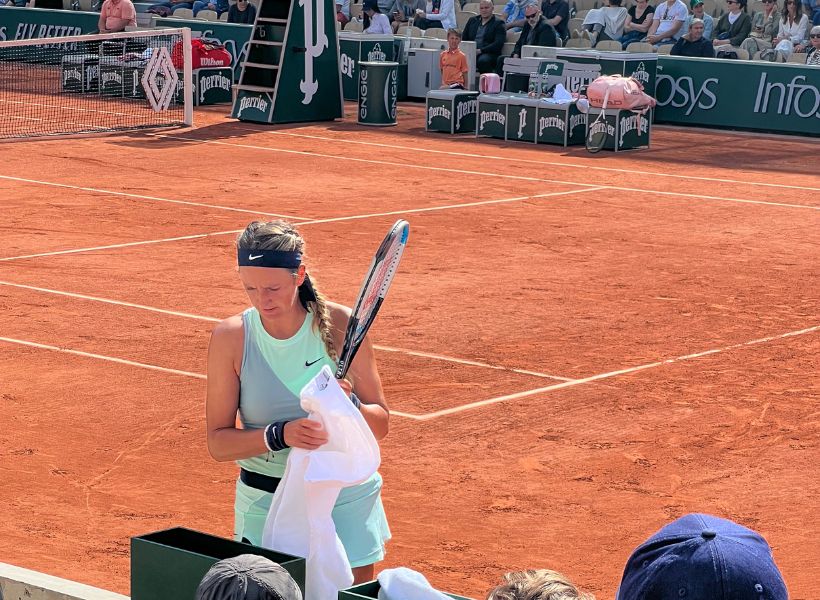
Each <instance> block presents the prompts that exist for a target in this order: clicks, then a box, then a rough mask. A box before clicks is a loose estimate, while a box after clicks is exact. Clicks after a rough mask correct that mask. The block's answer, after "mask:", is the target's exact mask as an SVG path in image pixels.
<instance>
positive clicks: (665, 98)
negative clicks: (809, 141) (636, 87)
mask: <svg viewBox="0 0 820 600" xmlns="http://www.w3.org/2000/svg"><path fill="white" fill-rule="evenodd" d="M655 98H656V99H657V101H658V106H657V109H656V110H655V122H656V123H674V124H677V125H712V126H718V127H727V128H731V129H748V130H758V131H769V132H775V133H800V134H804V135H820V68H817V67H807V66H804V65H796V64H782V63H761V62H749V61H741V60H717V59H708V58H683V57H679V56H659V57H658V70H657V76H656V79H655Z"/></svg>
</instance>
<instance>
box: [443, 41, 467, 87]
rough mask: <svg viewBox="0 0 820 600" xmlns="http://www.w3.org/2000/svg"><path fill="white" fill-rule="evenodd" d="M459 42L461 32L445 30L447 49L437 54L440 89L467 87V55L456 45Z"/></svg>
mask: <svg viewBox="0 0 820 600" xmlns="http://www.w3.org/2000/svg"><path fill="white" fill-rule="evenodd" d="M460 43H461V32H460V31H459V30H458V29H448V30H447V46H448V48H447V50H445V51H444V52H442V53H441V56H439V62H438V66H439V69H441V89H443V90H444V89H448V88H449V89H452V90H463V89H466V87H467V71H468V67H467V57H466V56H465V55H464V53H463V52H462V51H461V49H460V48H459V47H458V45H459V44H460Z"/></svg>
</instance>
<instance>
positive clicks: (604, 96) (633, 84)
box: [587, 75, 656, 114]
mask: <svg viewBox="0 0 820 600" xmlns="http://www.w3.org/2000/svg"><path fill="white" fill-rule="evenodd" d="M587 97H588V98H589V104H590V106H594V107H595V108H614V109H618V110H631V111H633V112H639V113H641V114H644V113H646V111H648V110H649V109H650V108H653V107H654V106H655V104H656V102H655V99H654V98H653V97H652V96H649V95H647V94H645V93H644V91H643V86H642V85H641V84H640V82H638V81H636V80H635V79H633V78H632V77H621V76H620V75H601V76H600V77H598V78H597V79H596V80H595V81H593V82H592V83H590V84H589V87H588V88H587Z"/></svg>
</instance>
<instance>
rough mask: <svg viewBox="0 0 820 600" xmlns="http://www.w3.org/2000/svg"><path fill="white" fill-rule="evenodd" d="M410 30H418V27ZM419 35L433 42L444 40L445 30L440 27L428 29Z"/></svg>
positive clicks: (445, 37) (445, 36)
mask: <svg viewBox="0 0 820 600" xmlns="http://www.w3.org/2000/svg"><path fill="white" fill-rule="evenodd" d="M412 29H418V27H413V28H412ZM419 31H421V30H419ZM421 35H423V36H424V37H426V38H432V39H434V40H446V39H447V30H446V29H442V28H441V27H431V28H430V29H427V30H425V31H423V32H421Z"/></svg>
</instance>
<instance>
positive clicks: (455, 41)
mask: <svg viewBox="0 0 820 600" xmlns="http://www.w3.org/2000/svg"><path fill="white" fill-rule="evenodd" d="M460 43H461V32H460V31H459V30H458V29H448V30H447V45H448V46H450V50H455V49H456V48H458V45H459V44H460Z"/></svg>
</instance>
